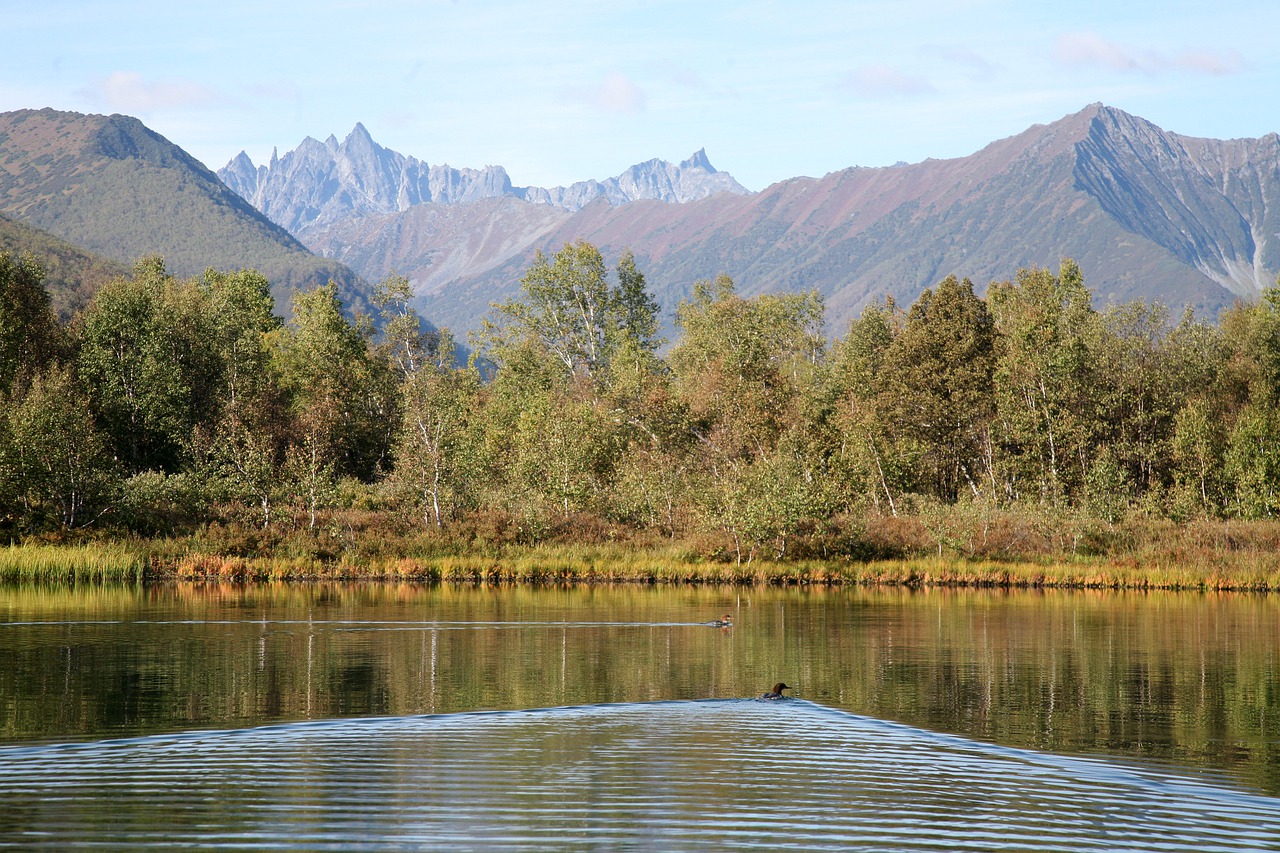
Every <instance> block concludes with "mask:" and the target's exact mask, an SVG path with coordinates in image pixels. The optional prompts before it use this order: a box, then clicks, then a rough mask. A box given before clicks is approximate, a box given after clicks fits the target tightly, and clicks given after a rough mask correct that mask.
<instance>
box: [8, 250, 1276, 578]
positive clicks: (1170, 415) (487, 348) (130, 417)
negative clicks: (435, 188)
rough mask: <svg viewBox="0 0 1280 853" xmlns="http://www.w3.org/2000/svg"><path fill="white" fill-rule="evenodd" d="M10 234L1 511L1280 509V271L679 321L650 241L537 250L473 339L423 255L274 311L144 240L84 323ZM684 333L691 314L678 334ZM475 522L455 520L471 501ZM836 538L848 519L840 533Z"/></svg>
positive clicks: (756, 528) (739, 542) (1207, 512)
mask: <svg viewBox="0 0 1280 853" xmlns="http://www.w3.org/2000/svg"><path fill="white" fill-rule="evenodd" d="M43 281H44V272H43V270H42V268H41V265H40V263H39V262H38V260H36V259H35V258H33V257H30V256H25V257H13V256H10V255H0V308H2V313H0V412H2V414H0V529H3V530H5V531H7V532H8V534H9V535H10V537H11V538H12V537H21V536H24V535H28V534H38V533H41V532H44V531H51V530H53V531H56V530H74V529H81V528H90V529H115V530H134V531H137V532H141V533H144V534H152V535H154V534H157V533H167V532H172V531H175V530H184V529H191V528H193V527H195V526H198V525H200V524H203V523H206V522H208V521H210V520H212V519H225V518H229V517H231V518H235V519H238V520H239V522H240V523H242V524H245V525H250V524H251V525H254V526H261V527H263V528H270V527H272V526H273V525H281V524H288V525H292V526H293V527H294V528H306V529H314V528H315V527H316V526H317V525H318V524H323V523H324V520H325V519H326V518H327V517H329V515H330V514H331V513H332V512H334V511H338V510H350V509H353V508H356V509H359V510H361V511H366V512H370V513H374V514H376V515H378V516H379V517H382V518H385V519H386V520H387V523H388V524H394V525H400V526H402V527H406V528H419V529H423V530H427V531H437V532H439V533H440V535H446V536H447V535H449V532H450V531H459V532H461V531H471V532H474V530H475V529H476V527H477V525H478V524H479V525H483V524H500V525H502V526H504V527H505V528H506V529H510V530H514V531H517V532H518V535H519V536H521V537H524V538H526V539H529V540H536V539H538V538H539V537H540V536H545V535H547V534H548V531H551V530H554V529H557V528H562V527H563V526H564V525H566V524H572V525H576V529H579V530H581V531H582V535H584V536H593V535H596V536H598V535H608V536H615V535H618V531H623V532H624V533H628V532H635V533H644V534H645V535H649V536H663V537H673V538H679V537H687V536H694V535H697V536H704V537H711V538H712V539H715V540H717V541H719V542H721V543H723V549H724V552H725V553H727V554H729V555H730V556H731V557H734V558H736V559H739V560H749V559H751V558H752V557H754V556H755V555H757V554H759V553H761V552H768V553H769V554H770V556H773V557H785V556H787V555H788V554H795V553H800V552H801V551H803V549H804V548H805V543H806V542H810V541H812V540H813V539H814V537H815V535H817V534H818V532H820V531H830V530H832V529H833V528H837V529H838V528H839V526H840V525H841V524H842V523H846V522H847V521H848V519H851V518H858V517H865V516H867V515H868V514H874V515H877V516H881V517H912V516H921V515H927V514H928V513H929V512H931V511H932V510H933V509H934V508H938V507H944V508H945V507H951V506H957V505H973V506H979V507H989V508H992V507H993V508H1000V509H1008V510H1017V509H1018V508H1035V509H1036V510H1037V511H1039V512H1045V511H1047V512H1049V513H1055V512H1061V513H1077V514H1078V513H1086V514H1088V515H1090V516H1092V517H1094V518H1097V519H1100V520H1102V521H1103V522H1114V521H1117V520H1119V519H1120V518H1122V517H1124V516H1126V515H1127V514H1132V513H1143V514H1147V515H1151V516H1157V517H1161V518H1172V519H1175V520H1184V519H1190V518H1206V517H1207V518H1240V519H1256V518H1269V517H1272V516H1274V515H1275V514H1276V513H1277V511H1278V510H1280V495H1277V485H1278V484H1280V414H1278V411H1280V409H1278V407H1277V405H1276V402H1277V400H1276V397H1277V393H1278V392H1280V289H1276V288H1270V289H1268V290H1266V292H1265V293H1264V294H1263V297H1262V299H1261V300H1259V301H1257V302H1256V303H1243V302H1242V303H1239V304H1237V305H1235V306H1234V307H1232V308H1230V309H1229V310H1227V311H1225V312H1224V313H1223V315H1222V316H1221V317H1220V318H1218V322H1216V323H1210V322H1206V321H1203V320H1200V319H1197V318H1195V317H1193V316H1192V315H1191V314H1190V313H1187V314H1186V315H1184V316H1182V317H1180V318H1177V319H1175V318H1173V317H1171V315H1170V313H1169V311H1168V310H1167V309H1165V308H1163V307H1161V306H1158V305H1157V306H1150V305H1146V304H1141V303H1130V304H1124V305H1118V306H1110V307H1107V308H1105V309H1103V310H1099V309H1098V308H1096V307H1095V306H1094V305H1093V304H1092V298H1091V295H1090V292H1089V290H1088V289H1087V287H1086V286H1085V281H1084V277H1083V274H1082V273H1081V270H1080V269H1079V267H1078V266H1077V265H1076V264H1075V263H1074V262H1072V261H1069V260H1067V261H1063V262H1062V264H1061V266H1060V267H1059V269H1058V270H1057V271H1056V272H1055V271H1051V270H1049V269H1041V268H1032V269H1023V270H1019V271H1018V272H1017V274H1016V275H1015V276H1014V277H1013V278H1012V279H1010V280H1007V281H999V282H993V283H991V284H990V286H989V287H988V288H987V291H986V295H985V297H981V296H978V295H977V294H976V293H975V290H974V286H973V284H972V283H971V282H970V281H969V280H967V279H964V280H961V279H957V278H956V277H954V276H951V277H948V278H946V279H944V280H943V281H941V282H940V283H939V284H938V285H937V286H936V287H933V288H930V289H929V290H926V291H925V292H924V293H922V294H921V295H920V297H919V298H918V299H917V300H916V301H915V302H914V303H913V304H912V305H911V306H910V307H909V308H903V307H901V306H899V305H897V304H895V303H894V302H893V301H892V300H887V299H886V300H884V301H882V302H879V303H875V304H872V305H870V306H869V307H867V308H866V309H865V310H864V311H863V312H862V314H861V316H860V317H858V318H857V319H856V320H854V321H853V322H852V323H851V324H850V325H849V327H848V328H847V329H846V330H844V335H843V337H840V338H838V339H836V340H833V341H829V340H827V338H826V337H825V334H824V328H825V316H824V305H823V301H822V299H821V298H820V297H819V296H818V295H817V294H814V293H798V294H797V293H783V294H764V295H759V296H754V297H750V298H748V297H745V296H743V295H741V294H740V293H739V292H738V290H737V288H736V286H735V283H734V282H733V281H732V280H731V279H730V278H728V277H727V276H720V277H719V278H717V279H715V280H712V281H700V282H697V283H696V284H695V285H694V286H693V288H692V293H691V296H690V297H689V298H688V299H686V300H684V301H683V302H682V303H681V304H680V305H679V307H678V308H677V310H676V317H675V328H676V330H677V334H676V339H675V340H674V341H670V342H668V341H664V340H663V339H662V338H661V337H660V334H659V330H660V317H659V309H658V305H657V303H656V302H655V301H654V299H653V297H652V296H651V295H650V294H649V293H648V291H647V290H646V287H645V280H644V276H643V274H642V273H641V272H640V270H639V269H637V266H636V263H635V260H634V258H633V257H632V256H631V254H630V253H625V254H624V255H623V256H622V258H621V259H620V261H619V262H618V264H617V266H616V268H615V269H613V270H610V269H609V268H608V267H607V265H606V263H605V261H604V259H603V257H602V255H601V253H600V251H599V250H598V249H597V248H596V247H594V246H592V245H590V244H588V243H584V242H579V243H576V244H570V245H566V246H565V247H564V248H563V249H561V250H560V251H558V252H556V253H555V254H553V255H551V256H546V255H543V254H541V253H539V254H538V255H537V256H536V257H535V259H534V261H533V263H532V265H531V266H530V267H529V269H528V270H527V272H526V273H525V275H524V277H523V278H522V280H521V291H520V294H519V296H517V297H516V298H513V299H511V300H508V301H506V302H503V303H499V304H495V305H493V306H492V309H491V311H490V313H489V315H488V316H487V318H486V319H485V321H484V323H483V325H482V327H481V328H480V329H479V330H478V331H477V332H476V333H475V335H474V336H473V337H472V339H471V341H470V343H471V344H472V347H473V354H472V357H471V358H470V359H469V360H468V361H467V363H465V364H463V363H460V361H459V358H458V349H459V348H458V346H457V345H456V343H455V341H454V339H453V338H452V336H451V335H450V333H449V332H448V331H447V330H438V331H437V330H434V329H431V328H430V327H429V326H427V325H426V324H425V323H424V322H423V321H422V319H421V318H420V317H419V316H418V314H417V313H416V312H415V310H414V308H413V305H412V291H411V288H410V285H409V282H408V281H407V280H405V279H403V278H399V277H395V276H393V277H391V278H389V279H387V280H386V281H384V282H382V283H381V284H379V285H377V287H376V288H375V299H374V304H375V305H376V311H377V314H376V315H374V316H357V317H354V318H352V317H349V316H348V315H347V314H346V313H344V306H343V305H342V303H341V302H340V300H339V298H338V296H337V290H336V287H335V286H333V285H329V286H326V287H320V288H317V289H313V290H310V291H306V292H297V293H295V294H294V296H293V299H292V303H291V305H290V306H289V308H290V310H289V314H288V319H287V320H284V319H282V318H281V317H280V316H278V315H277V313H276V306H275V304H274V302H273V299H272V297H271V294H270V290H269V287H268V282H267V280H266V279H265V278H264V277H263V276H262V275H260V274H259V273H257V272H254V271H251V270H243V271H238V272H219V271H214V270H209V271H207V272H206V273H205V274H204V275H202V276H198V277H194V278H178V277H175V276H173V275H170V274H169V273H168V272H167V271H166V270H165V267H164V262H163V260H161V259H159V258H147V259H144V260H142V261H140V262H139V263H138V264H137V265H136V266H135V268H134V270H133V272H132V274H131V275H128V276H121V277H118V278H116V279H114V280H112V281H110V282H109V283H107V284H106V285H104V286H103V287H102V288H101V290H100V291H99V292H98V293H97V294H96V296H95V297H94V298H93V300H92V302H91V303H90V304H89V305H88V306H87V307H85V308H84V309H83V310H82V311H80V312H79V313H78V314H77V315H76V316H75V317H74V318H73V319H72V320H71V321H70V322H69V323H65V324H64V323H61V322H60V321H59V320H58V319H57V317H56V315H55V314H54V313H53V311H52V310H51V309H50V295H49V293H48V292H47V291H46V289H45V288H44V284H43ZM668 344H669V346H668ZM459 535H461V533H459ZM824 541H825V540H824Z"/></svg>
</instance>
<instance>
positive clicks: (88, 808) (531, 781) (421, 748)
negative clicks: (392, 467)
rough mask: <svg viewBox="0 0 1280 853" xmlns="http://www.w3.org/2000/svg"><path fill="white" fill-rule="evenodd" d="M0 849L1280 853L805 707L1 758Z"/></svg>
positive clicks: (1211, 800)
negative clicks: (1264, 852)
mask: <svg viewBox="0 0 1280 853" xmlns="http://www.w3.org/2000/svg"><path fill="white" fill-rule="evenodd" d="M0 799H2V800H3V802H4V803H5V809H4V810H3V814H2V815H0V847H9V848H23V849H46V850H54V849H58V850H61V849H66V848H69V847H81V848H121V849H146V848H156V847H173V846H190V845H198V846H200V847H204V848H226V849H249V848H270V849H307V850H414V849H427V848H440V847H448V848H450V849H457V850H481V849H485V850H488V849H504V848H507V849H527V848H530V847H537V848H557V849H592V850H598V849H663V850H687V849H695V848H696V849H716V848H730V847H732V848H750V849H764V848H768V849H804V850H822V849H833V850H834V849H839V850H904V851H910V850H1064V851H1065V850H1071V851H1088V850H1161V851H1178V850H1188V851H1190V850H1195V851H1227V850H1231V851H1237V850H1280V800H1276V799H1273V798H1268V797H1261V796H1254V795H1250V794H1246V793H1243V792H1240V791H1236V790H1233V789H1231V788H1229V787H1215V786H1212V785H1207V784H1204V783H1202V782H1198V781H1196V780H1193V779H1190V778H1184V777H1179V776H1176V775H1171V774H1169V773H1168V772H1166V771H1156V770H1149V769H1144V768H1141V767H1134V766H1128V765H1124V764H1120V763H1118V762H1113V761H1106V760H1098V759H1082V758H1068V757H1063V756H1058V755H1053V754H1047V753H1035V752H1029V751H1024V750H1018V749H1012V748H1004V747H996V746H991V745H988V744H981V743H976V742H973V741H967V740H964V739H963V738H958V737H953V736H947V735H939V734H935V733H932V732H927V731H922V730H918V729H913V728H910V727H907V726H901V725H897V724H893V723H886V722H883V721H880V720H874V719H868V718H864V717H857V716H853V715H850V714H846V713H843V712H839V711H834V710H832V709H829V708H824V707H821V706H817V705H813V704H810V703H808V702H804V701H799V700H792V701H787V702H772V703H766V702H754V701H750V700H707V701H701V702H658V703H646V704H623V705H593V706H585V707H574V708H551V709H541V710H531V711H517V712H479V713H467V714H454V715H447V716H426V717H395V718H377V719H359V720H328V721H321V722H313V723H302V724H293V725H278V726H268V727H263V728H256V729H246V730H236V731H210V732H188V733H182V734H176V735H163V736H155V737H144V738H132V739H128V740H114V741H99V742H95V743H78V744H55V745H41V746H20V747H9V748H0Z"/></svg>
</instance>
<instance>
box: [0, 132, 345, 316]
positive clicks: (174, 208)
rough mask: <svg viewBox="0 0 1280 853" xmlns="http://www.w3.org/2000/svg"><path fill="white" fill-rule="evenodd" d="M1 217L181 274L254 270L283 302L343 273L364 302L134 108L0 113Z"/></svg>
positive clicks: (332, 268)
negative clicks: (133, 113) (105, 112)
mask: <svg viewBox="0 0 1280 853" xmlns="http://www.w3.org/2000/svg"><path fill="white" fill-rule="evenodd" d="M0 213H4V214H6V215H8V216H10V217H11V218H13V219H15V220H17V221H19V222H22V223H25V224H27V225H31V226H33V227H36V228H40V229H42V230H45V231H47V232H49V233H50V234H53V235H54V236H56V237H59V238H61V239H63V240H66V241H68V242H70V243H72V244H74V245H76V246H81V247H83V248H85V249H87V250H89V251H90V252H94V253H96V254H100V255H102V256H104V257H106V258H110V259H112V260H115V261H118V262H121V263H125V264H129V265H132V264H133V263H134V262H135V261H136V260H138V259H139V258H143V257H147V256H152V255H160V256H163V257H164V259H165V263H166V265H167V268H168V269H169V270H170V271H172V272H173V273H175V274H178V275H197V274H199V273H201V272H203V271H204V269H205V268H207V267H214V268H217V269H224V270H235V269H244V268H253V269H256V270H258V271H259V272H261V273H262V274H264V275H265V276H267V278H268V280H269V281H270V282H271V284H272V287H273V290H274V293H275V295H276V297H277V298H278V299H279V301H280V302H281V304H282V305H284V306H287V305H288V299H289V297H288V295H289V293H290V292H291V291H292V290H294V289H296V288H303V287H309V286H316V285H321V284H325V283H326V282H328V281H331V280H332V281H334V282H335V283H336V284H337V285H338V288H339V292H340V293H341V294H342V297H343V300H344V302H346V303H347V304H348V305H349V306H351V307H353V308H367V307H368V299H367V294H366V293H365V290H364V287H363V285H362V284H361V282H360V280H359V278H358V277H357V276H356V275H355V274H354V273H352V272H351V271H350V270H348V269H347V268H345V267H344V266H342V265H341V264H339V263H337V262H335V261H330V260H327V259H325V258H320V257H317V256H315V255H312V254H311V253H310V252H308V251H307V249H306V248H305V247H304V246H302V244H301V243H299V242H298V241H297V240H295V239H294V238H293V237H292V236H291V235H290V234H289V233H288V232H286V231H285V230H284V229H282V228H280V227H279V226H277V225H275V224H273V223H272V222H270V221H269V220H268V219H266V218H265V217H264V216H262V215H261V214H260V213H258V211H256V210H254V208H253V207H252V206H250V205H249V204H248V203H247V202H245V201H244V200H243V199H241V198H240V197H239V196H237V195H236V194H235V193H233V192H231V191H230V190H229V189H227V187H226V186H224V185H223V184H222V182H221V181H219V180H218V178H217V176H216V175H214V174H213V172H211V171H209V169H207V168H205V167H204V166H203V165H202V164H201V163H199V162H198V161H196V160H195V159H194V158H192V157H191V156H190V155H188V154H187V153H186V152H184V151H182V149H180V148H178V147H177V146H175V145H173V144H172V143H170V142H169V141H168V140H166V139H164V137H162V136H160V135H159V134H157V133H155V132H154V131H151V130H150V129H148V128H147V127H146V126H145V125H143V124H142V123H141V122H140V121H138V120H137V119H134V118H130V117H128V116H121V115H112V116H101V115H81V114H79V113H68V112H58V111H56V110H51V109H44V110H19V111H16V112H9V113H3V114H0Z"/></svg>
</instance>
